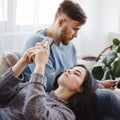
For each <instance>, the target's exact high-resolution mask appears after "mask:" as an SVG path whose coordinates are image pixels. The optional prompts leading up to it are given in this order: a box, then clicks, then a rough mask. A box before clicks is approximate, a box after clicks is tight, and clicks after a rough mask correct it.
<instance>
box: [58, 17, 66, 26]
mask: <svg viewBox="0 0 120 120" xmlns="http://www.w3.org/2000/svg"><path fill="white" fill-rule="evenodd" d="M64 21H65V19H64V18H63V17H60V18H58V25H59V26H60V27H61V26H62V25H63V23H64Z"/></svg>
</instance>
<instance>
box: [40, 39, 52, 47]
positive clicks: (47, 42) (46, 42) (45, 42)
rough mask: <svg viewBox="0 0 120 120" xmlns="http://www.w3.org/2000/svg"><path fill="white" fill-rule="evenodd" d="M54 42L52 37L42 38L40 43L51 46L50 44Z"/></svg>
mask: <svg viewBox="0 0 120 120" xmlns="http://www.w3.org/2000/svg"><path fill="white" fill-rule="evenodd" d="M53 43H54V40H53V39H51V40H49V41H48V40H43V41H42V44H47V45H48V46H50V47H51V45H52V44H53Z"/></svg>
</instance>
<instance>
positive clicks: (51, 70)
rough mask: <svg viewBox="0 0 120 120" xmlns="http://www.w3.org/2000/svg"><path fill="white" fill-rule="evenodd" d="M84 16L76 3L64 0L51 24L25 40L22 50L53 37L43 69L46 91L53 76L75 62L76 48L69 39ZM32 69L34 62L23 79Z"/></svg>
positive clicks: (77, 28) (84, 18) (51, 87)
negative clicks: (47, 59) (44, 68)
mask: <svg viewBox="0 0 120 120" xmlns="http://www.w3.org/2000/svg"><path fill="white" fill-rule="evenodd" d="M86 18H87V17H86V15H85V13H84V11H83V10H82V8H81V7H80V6H79V5H78V4H76V3H73V2H72V1H70V0H65V1H63V3H61V4H60V6H59V8H58V10H57V12H56V15H55V18H54V22H53V24H52V25H51V26H50V27H48V28H46V29H41V30H39V31H38V32H37V33H35V34H34V35H33V36H32V37H31V38H30V39H29V40H28V41H27V43H26V46H25V48H24V51H25V50H26V49H28V48H30V47H33V46H35V44H36V43H37V42H41V41H43V40H50V39H51V38H52V39H54V44H53V45H52V46H51V50H50V57H49V61H48V64H47V65H46V71H45V75H46V77H47V80H48V82H47V90H48V91H50V90H52V89H53V82H54V78H55V76H56V75H57V74H59V73H60V72H62V71H65V70H66V69H67V68H71V67H73V66H74V65H75V64H76V61H77V57H76V50H75V48H74V46H73V44H72V43H71V40H72V39H73V38H74V37H77V34H78V30H79V29H80V27H81V26H82V25H83V24H84V23H85V22H86ZM24 51H23V53H24ZM33 70H34V64H32V65H30V66H29V67H27V68H26V69H25V75H26V77H25V80H29V78H30V74H31V71H33Z"/></svg>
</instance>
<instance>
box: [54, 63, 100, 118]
mask: <svg viewBox="0 0 120 120" xmlns="http://www.w3.org/2000/svg"><path fill="white" fill-rule="evenodd" d="M76 66H80V67H83V68H84V69H85V70H86V77H85V81H84V83H83V87H84V92H83V93H76V94H74V95H73V96H72V97H71V98H70V100H69V102H68V106H69V108H70V109H71V110H73V112H74V113H75V115H76V120H100V110H99V107H98V100H97V96H96V94H95V83H94V80H93V78H92V76H91V74H90V72H89V71H88V70H87V69H86V67H85V66H84V65H76ZM61 74H62V73H60V74H59V75H58V76H57V77H56V79H55V82H54V88H55V89H56V88H57V87H58V84H57V80H58V78H59V77H60V75H61Z"/></svg>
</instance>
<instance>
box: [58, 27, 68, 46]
mask: <svg viewBox="0 0 120 120" xmlns="http://www.w3.org/2000/svg"><path fill="white" fill-rule="evenodd" d="M66 34H67V27H64V28H63V29H62V31H61V35H60V41H61V42H62V43H63V44H64V45H68V44H69V42H70V40H67V38H66Z"/></svg>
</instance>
